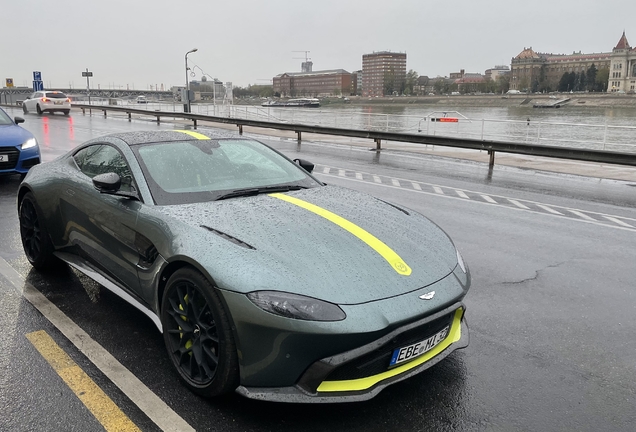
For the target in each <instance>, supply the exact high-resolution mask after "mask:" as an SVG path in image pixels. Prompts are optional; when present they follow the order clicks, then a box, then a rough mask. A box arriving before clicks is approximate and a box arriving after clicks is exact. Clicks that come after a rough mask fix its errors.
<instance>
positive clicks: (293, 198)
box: [17, 130, 470, 402]
mask: <svg viewBox="0 0 636 432" xmlns="http://www.w3.org/2000/svg"><path fill="white" fill-rule="evenodd" d="M313 167H314V166H313V165H312V164H311V163H310V162H308V161H305V160H302V159H296V160H294V161H292V160H290V159H288V158H287V157H285V156H283V155H282V154H280V153H279V152H277V151H276V150H274V149H272V148H271V147H269V146H267V145H265V144H263V143H261V142H259V141H256V140H253V139H248V138H243V137H238V136H235V135H221V134H216V133H211V132H200V131H193V130H174V131H160V132H133V133H121V134H113V135H108V136H105V137H101V138H97V139H93V140H90V141H88V142H86V143H84V144H82V145H80V146H79V147H77V148H76V149H74V150H72V151H71V152H69V153H67V154H66V155H64V156H61V157H59V158H57V159H56V160H54V161H51V162H48V163H44V164H41V165H37V166H34V167H33V168H31V170H30V171H29V174H28V175H27V176H26V178H25V179H24V181H23V182H22V183H21V185H20V188H19V192H18V200H17V201H18V202H17V204H18V212H19V221H20V235H21V238H22V244H23V246H24V252H25V254H26V256H27V258H28V260H29V262H30V263H31V264H32V265H33V266H34V267H35V268H37V269H41V270H46V269H50V268H52V267H55V266H59V265H61V263H62V262H65V263H68V264H69V265H71V266H72V267H74V268H75V269H77V270H79V271H80V272H82V273H84V274H86V275H88V276H89V277H91V278H92V279H94V280H95V281H97V282H99V283H100V284H102V285H103V286H104V287H106V288H107V289H109V290H111V291H113V292H114V293H116V294H117V295H119V296H120V297H122V298H123V299H124V300H126V301H127V302H129V303H130V304H132V305H133V306H135V307H136V308H137V309H139V310H140V311H141V312H143V313H144V314H146V315H147V316H148V317H149V318H150V319H151V320H152V321H153V322H154V323H155V325H156V326H157V328H158V329H159V331H161V332H162V333H163V337H164V340H165V345H166V348H167V351H168V355H169V357H170V359H171V360H172V363H173V365H174V367H175V368H176V370H177V371H178V373H179V376H180V377H181V379H182V381H183V382H184V383H185V385H186V386H187V387H188V388H190V389H191V390H192V391H194V392H196V393H198V394H200V395H203V396H218V395H222V394H225V393H228V392H232V391H236V392H238V393H239V394H242V395H244V396H246V397H249V398H254V399H262V400H270V401H281V402H344V401H359V400H365V399H370V398H372V397H373V396H375V395H376V394H378V392H380V391H381V390H382V389H383V388H385V387H386V386H388V385H390V384H393V383H395V382H398V381H401V380H403V379H405V378H408V377H410V376H412V375H415V374H417V373H419V372H421V371H423V370H425V369H427V368H429V367H431V366H432V365H434V364H435V363H437V362H439V361H440V360H442V359H443V358H445V357H446V356H448V355H449V354H450V353H451V352H453V351H454V350H456V349H459V348H463V347H465V346H467V345H468V327H467V324H466V320H465V319H464V312H465V309H466V308H465V306H464V304H463V303H462V299H463V298H464V296H465V295H466V292H467V290H468V288H469V286H470V273H469V271H468V268H467V267H466V265H465V264H464V262H463V261H462V257H461V256H460V254H459V252H458V251H457V249H456V248H455V246H454V244H453V242H452V241H451V239H450V238H449V237H448V236H447V235H446V234H445V233H444V232H443V231H442V230H441V229H440V228H439V227H438V226H437V225H435V224H434V223H433V222H431V221H430V220H428V219H427V218H425V217H424V216H422V215H421V214H419V213H416V212H414V211H412V210H409V209H407V208H404V207H402V206H399V205H395V204H392V203H389V202H386V201H383V200H380V199H378V198H374V197H373V196H370V195H367V194H364V193H361V192H357V191H353V190H350V189H345V188H341V187H336V186H331V185H327V184H324V183H323V182H321V181H320V180H318V179H317V178H315V177H314V176H312V174H311V171H312V170H313Z"/></svg>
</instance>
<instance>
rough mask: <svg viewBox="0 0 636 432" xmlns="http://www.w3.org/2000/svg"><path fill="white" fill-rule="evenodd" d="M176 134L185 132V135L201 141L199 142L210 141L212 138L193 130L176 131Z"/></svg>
mask: <svg viewBox="0 0 636 432" xmlns="http://www.w3.org/2000/svg"><path fill="white" fill-rule="evenodd" d="M175 132H183V133H184V134H188V135H190V136H191V137H193V138H196V139H199V140H209V139H210V137H207V136H205V135H203V134H200V133H199V132H194V131H191V130H175Z"/></svg>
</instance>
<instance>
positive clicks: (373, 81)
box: [362, 51, 406, 97]
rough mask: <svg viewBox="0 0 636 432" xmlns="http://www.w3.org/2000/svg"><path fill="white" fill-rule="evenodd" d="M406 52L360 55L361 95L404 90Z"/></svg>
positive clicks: (388, 93) (378, 94) (392, 92)
mask: <svg viewBox="0 0 636 432" xmlns="http://www.w3.org/2000/svg"><path fill="white" fill-rule="evenodd" d="M405 79H406V53H394V52H389V51H380V52H374V53H371V54H364V55H363V56H362V96H369V97H374V96H384V95H391V94H394V93H395V92H397V94H401V93H402V92H403V91H404V82H405Z"/></svg>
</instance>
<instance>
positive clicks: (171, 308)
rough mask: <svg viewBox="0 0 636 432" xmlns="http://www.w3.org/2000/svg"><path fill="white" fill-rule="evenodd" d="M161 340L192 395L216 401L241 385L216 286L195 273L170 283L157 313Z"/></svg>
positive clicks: (177, 275) (188, 271)
mask: <svg viewBox="0 0 636 432" xmlns="http://www.w3.org/2000/svg"><path fill="white" fill-rule="evenodd" d="M161 324H162V326H163V338H164V342H165V344H166V349H167V350H168V355H169V356H170V360H171V361H172V364H173V366H174V367H175V368H176V370H177V372H178V373H179V377H180V378H181V380H182V381H183V382H184V383H185V384H186V386H187V387H188V388H189V389H190V390H192V391H193V392H195V393H197V394H199V395H202V396H206V397H211V396H219V395H222V394H225V393H228V392H231V391H233V390H235V389H236V387H237V386H238V381H239V373H238V357H237V354H236V344H235V342H234V337H233V336H232V332H231V330H230V320H229V317H228V314H227V312H226V311H225V309H224V307H223V305H222V303H221V299H220V297H219V294H218V292H217V291H216V290H215V288H214V286H213V285H212V284H211V283H210V282H209V281H208V280H207V279H206V278H205V277H204V276H203V275H202V274H201V273H199V272H198V271H196V270H195V269H193V268H188V267H185V268H182V269H179V270H177V271H176V272H175V273H174V274H173V275H172V276H171V277H170V279H169V280H168V283H167V285H166V290H165V292H164V294H163V300H162V307H161Z"/></svg>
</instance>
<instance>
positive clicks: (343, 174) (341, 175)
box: [338, 169, 345, 177]
mask: <svg viewBox="0 0 636 432" xmlns="http://www.w3.org/2000/svg"><path fill="white" fill-rule="evenodd" d="M338 175H339V176H340V177H344V176H345V170H343V169H341V170H338Z"/></svg>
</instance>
